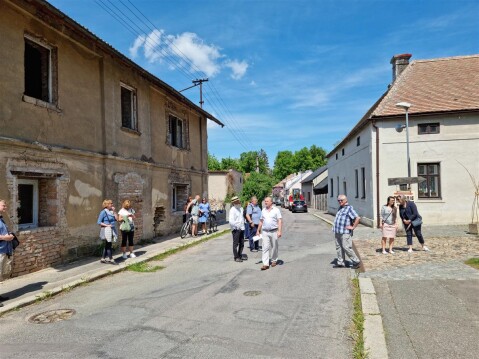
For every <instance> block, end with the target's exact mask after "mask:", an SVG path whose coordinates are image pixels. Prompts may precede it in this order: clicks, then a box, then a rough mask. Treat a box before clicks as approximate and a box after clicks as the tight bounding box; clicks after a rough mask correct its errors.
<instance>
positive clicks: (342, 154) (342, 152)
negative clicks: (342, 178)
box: [341, 148, 344, 156]
mask: <svg viewBox="0 0 479 359" xmlns="http://www.w3.org/2000/svg"><path fill="white" fill-rule="evenodd" d="M341 156H344V148H343V149H342V150H341Z"/></svg>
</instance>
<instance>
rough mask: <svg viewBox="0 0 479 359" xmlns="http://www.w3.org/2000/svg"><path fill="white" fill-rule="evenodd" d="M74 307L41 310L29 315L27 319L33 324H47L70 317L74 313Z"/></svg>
mask: <svg viewBox="0 0 479 359" xmlns="http://www.w3.org/2000/svg"><path fill="white" fill-rule="evenodd" d="M75 313H76V312H75V310H74V309H57V310H50V311H48V312H43V313H40V314H35V315H34V316H32V317H30V319H28V321H29V322H30V323H35V324H49V323H55V322H59V321H61V320H67V319H70V318H71V317H72V316H73V315H74V314H75Z"/></svg>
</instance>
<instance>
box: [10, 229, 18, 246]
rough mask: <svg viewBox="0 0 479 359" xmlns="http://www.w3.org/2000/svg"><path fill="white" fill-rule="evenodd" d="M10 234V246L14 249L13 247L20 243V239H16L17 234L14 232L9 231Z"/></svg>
mask: <svg viewBox="0 0 479 359" xmlns="http://www.w3.org/2000/svg"><path fill="white" fill-rule="evenodd" d="M10 234H11V235H13V239H12V247H13V250H15V248H17V247H18V246H19V245H20V241H19V240H18V238H17V236H16V235H15V233H10Z"/></svg>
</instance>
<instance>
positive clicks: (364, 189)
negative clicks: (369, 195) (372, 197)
mask: <svg viewBox="0 0 479 359" xmlns="http://www.w3.org/2000/svg"><path fill="white" fill-rule="evenodd" d="M361 184H362V188H361V190H362V193H361V198H362V199H364V198H366V169H365V168H364V167H361Z"/></svg>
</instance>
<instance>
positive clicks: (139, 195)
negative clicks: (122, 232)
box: [113, 172, 145, 243]
mask: <svg viewBox="0 0 479 359" xmlns="http://www.w3.org/2000/svg"><path fill="white" fill-rule="evenodd" d="M113 179H114V181H115V183H117V185H118V207H119V208H117V209H118V210H120V206H121V204H122V203H123V201H124V200H127V199H128V200H130V202H131V208H133V209H134V210H135V217H136V218H135V220H134V222H135V236H134V241H135V243H136V242H138V241H139V240H140V239H142V238H143V215H142V214H143V198H144V194H143V188H144V184H145V181H144V180H143V179H142V178H141V176H140V175H139V174H137V173H135V172H130V173H127V174H123V173H116V174H115V175H114V176H113Z"/></svg>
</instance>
